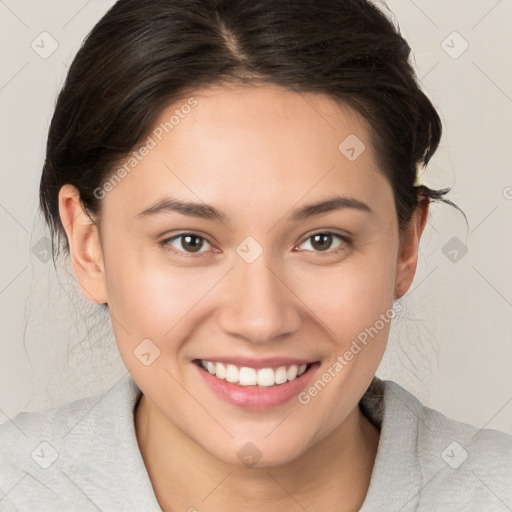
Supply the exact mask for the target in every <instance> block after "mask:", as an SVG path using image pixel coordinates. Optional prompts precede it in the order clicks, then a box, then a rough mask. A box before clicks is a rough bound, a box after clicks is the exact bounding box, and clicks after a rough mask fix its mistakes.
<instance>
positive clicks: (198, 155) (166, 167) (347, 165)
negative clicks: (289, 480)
mask: <svg viewBox="0 0 512 512" xmlns="http://www.w3.org/2000/svg"><path fill="white" fill-rule="evenodd" d="M172 116H174V117H172ZM166 123H167V124H166ZM145 148H146V149H142V148H140V149H137V154H136V155H131V156H132V158H133V160H131V161H128V160H127V161H126V162H127V165H126V167H125V171H124V172H122V171H121V172H119V173H118V174H117V176H118V179H115V180H111V181H110V185H107V186H106V187H103V188H102V190H101V191H98V195H99V196H101V197H103V199H102V218H101V227H100V231H101V235H100V243H101V245H96V247H97V248H99V249H98V251H99V252H94V251H92V250H91V251H89V253H88V254H89V255H91V254H93V255H94V254H96V255H97V257H96V256H93V257H92V261H88V262H87V263H86V264H83V262H82V264H79V263H77V261H76V258H78V257H79V253H80V250H79V249H76V251H75V255H74V256H73V258H74V264H75V270H76V272H77V276H78V279H79V281H80V284H81V286H82V289H83V290H84V293H85V294H86V296H88V298H89V299H90V300H95V301H98V302H107V303H108V307H109V311H110V314H111V317H112V324H113V328H114V332H115V337H116V340H117V343H118V347H119V351H120V353H121V356H122V358H123V361H124V363H125V365H126V367H127V368H128V370H129V372H130V373H131V375H132V377H133V379H134V380H135V382H136V383H137V385H138V386H139V387H140V388H141V389H142V391H143V393H144V394H145V396H146V398H147V399H149V401H150V403H151V404H152V405H153V406H154V408H155V409H154V410H155V411H158V414H160V415H161V416H162V417H163V418H165V420H168V421H169V422H170V425H172V426H173V428H177V429H178V430H179V431H181V432H182V433H183V434H184V435H186V436H187V437H188V438H190V439H192V440H193V441H194V442H195V443H196V444H197V445H199V446H200V447H201V448H202V449H204V450H206V451H207V452H209V453H210V454H212V455H213V456H215V457H216V458H218V459H220V460H223V461H225V462H228V463H231V464H237V465H241V464H244V463H247V461H248V460H251V461H252V463H254V461H256V462H257V465H276V464H283V463H286V462H289V461H292V460H294V459H295V458H297V457H298V456H299V455H301V454H302V453H304V452H305V451H306V450H307V449H308V448H310V447H311V446H313V445H314V444H316V443H317V442H319V441H320V440H322V439H324V438H325V437H326V436H328V435H329V434H330V433H332V432H334V431H335V430H336V429H337V428H338V427H340V426H341V425H343V424H344V422H346V421H348V420H349V418H351V417H354V415H355V414H356V413H357V402H358V400H359V399H360V397H361V396H362V395H363V393H364V391H365V390H366V388H367V386H368V384H369V383H370V381H371V379H372V377H373V375H374V373H375V371H376V369H377V367H378V365H379V362H380V361H381V358H382V355H383V352H384V349H385V345H386V340H387V337H388V332H389V327H390V319H391V318H392V317H393V316H394V311H393V310H392V309H391V308H392V306H393V300H394V299H395V298H397V297H398V296H399V295H403V293H405V291H406V289H407V288H408V287H409V285H410V282H411V280H412V277H413V275H414V269H415V265H416V259H415V258H416V257H415V252H416V249H417V246H416V245H415V244H416V243H417V238H418V237H419V235H418V234H416V235H415V236H412V238H407V236H406V237H405V238H404V245H400V243H399V232H398V227H397V219H396V211H395V206H394V200H393V195H392V190H391V187H390V185H389V183H388V181H387V180H386V179H385V178H384V177H383V175H382V174H381V173H380V172H379V170H378V169H377V164H376V158H375V154H374V152H373V148H372V145H371V143H370V140H369V132H368V130H367V125H366V124H365V122H364V121H363V120H362V118H360V117H359V116H357V115H356V114H355V113H354V111H352V110H349V109H348V108H342V107H340V106H339V105H338V104H337V103H335V102H334V101H333V100H332V99H329V98H327V97H324V96H320V95H314V94H298V93H294V92H290V91H285V90H284V89H281V88H279V87H277V86H264V87H252V88H246V87H231V88H219V87H217V88H211V89H208V90H203V91H199V92H198V93H197V94H194V95H193V98H185V99H184V100H183V102H180V103H176V104H174V105H173V106H172V107H170V108H168V109H166V110H165V111H164V112H162V114H161V117H160V119H159V120H158V122H157V123H156V125H155V130H154V131H153V132H152V133H151V134H150V138H148V139H147V140H146V141H145ZM135 164H136V165H135ZM119 167H121V166H119ZM333 199H336V200H335V201H333ZM326 201H331V202H330V203H326V204H324V206H317V207H313V206H312V205H317V204H320V203H324V202H326ZM178 202H183V203H187V204H188V206H187V207H186V208H185V207H176V208H173V205H174V206H176V205H177V204H178ZM214 212H215V213H214ZM84 222H85V221H84ZM423 224H424V219H423ZM422 228H423V225H421V226H420V233H419V234H421V229H422ZM180 235H181V237H180ZM95 236H96V235H95V232H93V233H92V237H90V238H87V241H84V246H86V244H89V243H90V244H92V245H90V247H93V244H94V237H95ZM84 240H86V237H84ZM91 240H92V242H91ZM73 243H75V242H73ZM407 248H409V252H407ZM72 252H73V251H72ZM85 252H87V251H84V254H85ZM85 259H87V257H86V258H85ZM78 267H79V268H78ZM84 268H85V270H84ZM397 286H398V287H397ZM398 289H400V290H401V291H400V293H398V292H397V290H398ZM272 359H273V360H272ZM200 360H203V361H210V362H211V363H216V362H221V363H224V369H225V370H226V371H227V374H228V380H236V379H237V378H242V380H243V382H245V383H249V385H248V386H243V385H241V384H242V383H243V382H242V383H236V382H231V383H230V382H227V380H226V379H221V378H219V377H217V376H213V375H211V374H210V373H209V372H208V371H207V370H205V369H204V368H202V367H201V366H200V364H198V361H200ZM228 363H229V364H233V363H234V366H235V367H237V370H234V368H231V367H230V368H228V367H227V364H228ZM308 363H315V364H314V365H312V366H311V367H310V366H308V370H307V371H306V372H305V373H303V374H302V375H301V376H300V377H299V378H295V379H294V378H293V377H294V373H296V370H295V369H294V368H293V367H292V368H291V369H290V367H291V366H293V365H294V364H296V365H297V366H298V367H299V370H302V369H303V366H302V368H300V367H301V365H303V364H308ZM209 366H210V369H215V371H218V372H219V373H220V377H222V376H223V375H222V374H223V370H222V367H220V366H218V365H215V364H210V365H209ZM283 366H284V370H283V369H282V367H283ZM241 367H244V368H245V369H243V370H242V371H241V372H239V371H238V368H241ZM268 368H273V369H274V370H276V371H275V372H271V371H269V370H268ZM278 368H281V369H278ZM258 370H262V371H259V372H258ZM258 378H260V379H261V380H260V381H259V382H260V383H262V385H261V386H257V385H255V384H250V383H251V382H254V379H258ZM276 378H277V380H278V382H280V383H278V384H274V385H270V384H271V383H272V382H275V380H266V379H276ZM288 378H290V379H291V380H287V382H286V383H283V382H282V381H283V380H284V379H288ZM245 379H248V380H245ZM256 382H258V381H257V380H256ZM249 443H250V444H249ZM247 457H249V458H247ZM251 457H252V459H251Z"/></svg>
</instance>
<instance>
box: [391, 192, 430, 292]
mask: <svg viewBox="0 0 512 512" xmlns="http://www.w3.org/2000/svg"><path fill="white" fill-rule="evenodd" d="M429 203H430V200H429V198H428V197H423V196H422V197H420V199H419V204H418V206H417V207H416V209H415V210H414V213H413V216H412V219H411V223H410V226H408V227H407V228H406V229H405V230H403V231H402V232H401V240H400V247H399V253H398V260H397V271H396V280H395V300H396V299H399V298H400V297H402V296H403V295H405V293H406V292H407V290H409V288H410V286H411V284H412V282H413V280H414V275H415V274H416V266H417V264H418V246H419V243H420V238H421V235H422V233H423V230H424V228H425V225H426V223H427V217H428V212H429Z"/></svg>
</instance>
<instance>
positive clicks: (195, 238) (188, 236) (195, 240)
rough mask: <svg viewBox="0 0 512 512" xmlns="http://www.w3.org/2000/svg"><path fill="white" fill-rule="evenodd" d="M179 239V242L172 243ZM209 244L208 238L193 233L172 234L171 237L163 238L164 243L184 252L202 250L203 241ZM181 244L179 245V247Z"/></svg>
mask: <svg viewBox="0 0 512 512" xmlns="http://www.w3.org/2000/svg"><path fill="white" fill-rule="evenodd" d="M180 239H181V242H179V243H177V244H176V245H173V242H176V241H178V240H180ZM205 242H206V243H207V244H209V243H210V242H208V240H206V238H204V237H202V236H199V235H195V234H193V233H181V234H179V235H176V236H173V237H171V238H168V239H167V240H164V242H163V243H164V244H165V245H168V246H171V248H172V249H174V250H175V251H176V252H185V253H189V254H191V253H198V252H204V251H201V248H202V247H203V246H204V243H205ZM180 246H181V247H180Z"/></svg>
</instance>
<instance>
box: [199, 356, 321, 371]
mask: <svg viewBox="0 0 512 512" xmlns="http://www.w3.org/2000/svg"><path fill="white" fill-rule="evenodd" d="M200 359H202V360H204V361H212V362H214V363H223V364H233V365H235V366H239V367H242V366H248V367H249V368H278V367H279V366H291V365H294V364H295V365H297V366H300V365H302V364H308V363H315V362H316V361H315V360H313V359H300V358H296V357H266V358H257V357H243V356H229V357H223V356H212V357H202V358H200ZM196 360H197V361H198V360H199V359H196Z"/></svg>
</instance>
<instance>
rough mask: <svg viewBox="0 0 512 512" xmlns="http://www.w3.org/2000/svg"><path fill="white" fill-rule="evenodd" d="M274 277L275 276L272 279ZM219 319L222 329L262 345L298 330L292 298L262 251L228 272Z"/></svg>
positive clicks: (237, 263)
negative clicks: (227, 283)
mask: <svg viewBox="0 0 512 512" xmlns="http://www.w3.org/2000/svg"><path fill="white" fill-rule="evenodd" d="M276 274H277V275H276ZM229 279H230V285H229V289H228V290H226V297H225V300H224V301H223V311H222V314H221V316H220V323H221V327H222V329H223V330H224V331H225V332H226V333H228V334H232V335H238V336H242V337H244V338H247V339H248V340H249V341H251V342H253V343H266V342H271V341H273V340H274V339H275V338H276V337H278V336H282V335H284V334H289V333H292V332H294V331H295V330H297V329H298V327H299V325H300V314H299V311H298V310H297V307H296V303H295V301H293V294H292V293H291V292H290V290H289V289H288V288H287V286H286V285H285V284H284V283H283V278H282V277H281V276H280V275H279V272H277V271H275V270H273V269H271V268H270V254H269V252H267V251H263V253H262V254H260V256H259V257H257V258H256V259H255V260H254V261H253V262H252V263H248V262H246V261H245V260H244V259H243V258H242V257H241V258H240V259H239V260H238V261H236V263H235V268H234V269H233V271H232V272H230V277H229Z"/></svg>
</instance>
